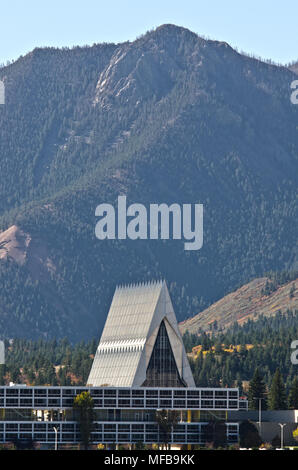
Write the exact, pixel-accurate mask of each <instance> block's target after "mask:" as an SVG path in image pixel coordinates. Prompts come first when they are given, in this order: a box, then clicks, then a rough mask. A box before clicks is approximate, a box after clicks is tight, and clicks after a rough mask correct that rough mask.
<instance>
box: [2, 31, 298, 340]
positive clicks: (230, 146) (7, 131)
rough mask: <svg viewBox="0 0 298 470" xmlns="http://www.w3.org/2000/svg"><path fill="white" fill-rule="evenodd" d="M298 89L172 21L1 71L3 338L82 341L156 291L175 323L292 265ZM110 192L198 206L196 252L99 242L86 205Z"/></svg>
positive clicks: (43, 53)
mask: <svg viewBox="0 0 298 470" xmlns="http://www.w3.org/2000/svg"><path fill="white" fill-rule="evenodd" d="M295 78H296V75H295V73H294V71H292V70H290V69H288V68H286V67H282V66H277V65H274V64H269V63H264V62H262V61H260V60H257V59H254V58H251V57H247V56H244V55H241V54H239V53H238V52H237V51H235V50H233V49H232V48H231V47H230V46H229V45H228V44H226V43H223V42H218V41H211V40H205V39H203V38H201V37H199V36H197V35H196V34H194V33H192V32H190V31H188V30H186V29H184V28H179V27H176V26H174V25H163V26H161V27H159V28H157V29H156V30H154V31H151V32H148V33H147V34H145V35H144V36H142V37H140V38H139V39H137V40H136V41H134V42H126V43H123V44H117V45H116V44H101V45H100V44H99V45H93V46H92V47H83V48H80V47H76V48H73V49H54V48H43V49H41V48H37V49H35V50H34V51H32V52H31V53H30V54H28V55H26V56H24V57H21V58H20V59H19V60H17V61H16V62H14V63H12V64H10V65H9V66H6V67H2V68H1V69H0V80H3V81H4V83H5V91H6V104H5V106H1V107H0V175H1V183H0V229H1V230H2V234H1V235H0V237H1V245H0V248H1V249H0V293H1V295H0V334H1V336H2V337H6V338H13V337H16V336H19V337H20V336H23V337H27V338H45V339H48V338H53V337H56V338H62V337H65V336H67V337H68V338H69V339H70V340H71V341H79V340H81V339H83V338H84V339H88V338H92V337H93V336H94V332H96V333H97V332H98V334H99V333H100V330H101V328H102V327H103V324H104V321H105V318H106V315H107V312H108V307H109V304H110V301H111V298H112V295H113V292H114V289H115V286H116V284H117V283H128V282H136V281H145V280H151V279H160V278H165V279H167V281H168V283H169V287H170V291H171V295H172V296H173V300H174V305H175V308H176V312H177V316H178V319H179V320H180V321H181V320H184V319H185V318H187V317H189V316H191V315H193V314H194V313H195V312H199V311H202V310H203V309H206V308H207V307H208V306H209V305H210V304H211V303H212V302H214V301H216V300H218V299H219V298H221V297H222V296H224V295H225V294H226V293H227V292H230V291H231V290H234V289H235V288H236V287H237V286H239V285H241V284H243V283H244V282H247V280H248V279H253V278H256V277H262V276H263V275H264V273H265V272H267V271H270V270H274V271H282V270H284V269H295V266H296V268H297V249H296V248H295V247H296V242H297V219H298V217H297V199H296V198H297V194H296V189H297V174H298V164H297V163H298V134H297V127H296V126H297V118H298V106H294V105H292V104H291V102H290V83H291V82H292V81H293V80H294V79H295ZM119 194H126V195H127V199H128V204H131V203H134V202H139V203H143V204H145V205H146V206H148V204H150V203H163V202H164V203H168V204H171V203H179V204H183V203H203V204H204V245H203V248H202V249H201V250H199V251H197V252H195V251H192V252H186V251H184V247H183V242H182V241H179V240H175V241H163V240H158V241H157V240H152V241H144V240H136V241H131V240H110V241H99V240H98V239H96V238H95V234H94V228H95V224H96V218H95V215H94V213H95V208H96V206H97V205H98V204H100V203H103V202H105V203H112V204H113V205H114V206H116V201H117V197H118V195H119ZM7 230H8V232H7ZM12 234H14V235H13V236H15V235H16V237H15V238H13V241H11V239H10V237H11V236H12ZM17 234H19V235H20V236H21V240H20V239H18V236H17ZM22 234H23V235H22ZM22 237H23V238H22ZM22 240H23V242H22ZM18 243H20V245H19V246H21V256H20V257H17V256H15V255H16V253H17V251H16V246H17V244H18ZM1 252H2V254H1Z"/></svg>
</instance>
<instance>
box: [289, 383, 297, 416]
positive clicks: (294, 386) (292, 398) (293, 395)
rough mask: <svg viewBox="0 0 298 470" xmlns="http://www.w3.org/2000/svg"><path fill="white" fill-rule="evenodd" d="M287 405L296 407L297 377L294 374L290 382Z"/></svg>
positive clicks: (295, 408)
mask: <svg viewBox="0 0 298 470" xmlns="http://www.w3.org/2000/svg"><path fill="white" fill-rule="evenodd" d="M289 406H290V408H293V409H294V410H297V409H298V377H297V376H296V377H295V378H294V380H293V382H292V385H291V388H290V393H289Z"/></svg>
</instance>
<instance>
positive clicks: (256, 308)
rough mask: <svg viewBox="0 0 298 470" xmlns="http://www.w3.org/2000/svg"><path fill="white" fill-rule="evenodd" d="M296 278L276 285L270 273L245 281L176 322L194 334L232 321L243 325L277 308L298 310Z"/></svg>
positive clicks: (215, 329)
mask: <svg viewBox="0 0 298 470" xmlns="http://www.w3.org/2000/svg"><path fill="white" fill-rule="evenodd" d="M297 288H298V278H296V279H292V280H291V281H288V282H286V283H285V284H282V285H279V284H278V283H274V282H272V280H271V279H270V278H269V277H261V278H257V279H254V280H253V281H251V282H249V283H248V284H245V285H244V286H242V287H240V288H239V289H237V290H236V291H235V292H232V293H230V294H228V295H226V296H225V297H223V298H222V299H220V300H218V301H217V302H215V303H214V304H212V305H211V306H210V307H208V308H207V309H205V310H203V311H202V312H200V313H198V314H197V315H195V316H194V317H192V318H189V319H187V320H186V321H184V322H181V323H180V324H179V328H180V331H181V332H182V333H185V332H186V331H188V332H189V333H193V334H196V333H198V332H199V331H201V332H203V331H213V332H214V333H215V334H216V333H217V332H222V331H225V330H227V329H228V328H230V327H232V326H233V325H234V324H235V322H237V323H238V325H240V326H242V325H243V324H244V323H246V322H247V321H248V320H254V321H256V320H257V319H258V318H259V317H261V316H264V317H274V316H275V315H276V314H277V313H278V312H280V313H281V314H284V313H286V312H287V311H293V312H294V311H295V310H296V311H297V312H298V289H297Z"/></svg>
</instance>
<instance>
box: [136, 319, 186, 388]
mask: <svg viewBox="0 0 298 470" xmlns="http://www.w3.org/2000/svg"><path fill="white" fill-rule="evenodd" d="M143 385H144V386H145V387H185V386H186V384H185V383H184V381H183V380H182V379H181V377H180V375H179V372H178V369H177V366H176V362H175V358H174V354H173V351H172V348H171V345H170V341H169V337H168V333H167V330H166V326H165V324H164V322H163V321H162V322H161V325H160V328H159V331H158V335H157V338H156V341H155V344H154V348H153V351H152V354H151V358H150V361H149V365H148V368H147V372H146V380H145V382H144V384H143Z"/></svg>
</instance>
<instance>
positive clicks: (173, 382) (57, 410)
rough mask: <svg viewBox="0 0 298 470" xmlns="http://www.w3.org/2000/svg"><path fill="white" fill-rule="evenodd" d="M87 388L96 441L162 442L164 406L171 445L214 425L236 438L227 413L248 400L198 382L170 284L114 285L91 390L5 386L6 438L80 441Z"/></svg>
mask: <svg viewBox="0 0 298 470" xmlns="http://www.w3.org/2000/svg"><path fill="white" fill-rule="evenodd" d="M83 391H88V392H90V394H91V396H92V398H93V402H94V428H93V432H92V439H91V440H92V443H93V444H98V443H103V444H106V445H110V444H133V443H137V442H142V443H144V444H147V445H151V444H155V443H161V442H163V439H164V436H163V431H162V429H161V428H160V426H159V425H158V420H157V410H161V409H163V410H167V413H168V415H170V414H171V413H172V412H173V411H176V412H177V413H175V416H176V421H175V425H174V426H173V428H172V430H171V432H170V435H169V437H168V442H169V443H171V444H177V445H185V444H187V445H194V444H196V445H204V444H205V443H206V441H210V439H211V440H212V436H210V426H208V424H210V423H214V422H219V423H221V429H222V430H224V433H225V436H226V440H227V443H229V444H233V443H237V442H238V431H239V425H238V422H235V420H234V419H232V418H231V419H228V412H231V411H232V410H233V411H237V410H239V409H242V408H243V406H245V403H244V402H243V401H241V400H239V391H238V389H237V388H196V387H195V383H194V379H193V376H192V372H191V369H190V366H189V363H188V359H187V355H186V352H185V349H184V345H183V342H182V337H181V334H180V331H179V328H178V325H177V320H176V316H175V313H174V310H173V306H172V302H171V299H170V296H169V292H168V289H167V286H166V283H165V282H154V283H148V284H138V285H132V286H127V287H118V288H117V289H116V291H115V295H114V297H113V301H112V304H111V308H110V311H109V314H108V317H107V320H106V324H105V327H104V330H103V333H102V336H101V340H100V342H99V345H98V348H97V352H96V355H95V358H94V361H93V365H92V368H91V371H90V375H89V378H88V383H87V386H86V387H40V386H38V387H29V386H11V387H7V386H4V387H0V442H3V443H7V442H10V441H16V440H24V439H25V440H30V439H32V440H34V441H37V442H40V443H43V444H53V443H54V442H55V440H56V439H57V443H58V444H60V445H61V444H70V443H71V444H73V443H78V442H79V441H80V432H79V424H78V423H77V422H76V420H75V415H74V411H73V400H74V398H75V397H76V396H77V395H78V394H79V393H81V392H83ZM172 415H173V413H172Z"/></svg>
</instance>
